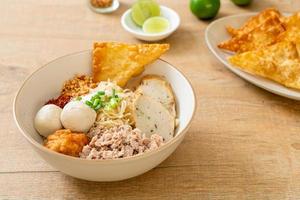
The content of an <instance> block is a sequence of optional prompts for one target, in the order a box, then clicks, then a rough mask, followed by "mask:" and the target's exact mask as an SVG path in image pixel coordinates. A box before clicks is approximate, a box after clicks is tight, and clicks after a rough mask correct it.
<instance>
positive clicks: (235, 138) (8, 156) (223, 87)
mask: <svg viewBox="0 0 300 200" xmlns="http://www.w3.org/2000/svg"><path fill="white" fill-rule="evenodd" d="M160 2H161V3H162V4H164V5H167V6H169V7H171V8H173V9H174V10H176V11H177V12H178V13H179V15H180V16H181V20H182V23H181V26H180V28H179V30H178V31H177V32H176V33H175V34H173V35H172V36H171V37H169V38H168V39H167V40H165V41H164V42H168V43H170V44H171V46H172V48H171V50H170V51H169V53H167V54H166V55H165V56H163V57H164V59H166V60H167V61H169V62H171V63H172V64H174V65H175V66H177V67H178V68H180V70H182V71H183V72H184V73H185V75H186V76H187V77H188V78H189V79H190V80H191V82H192V84H193V86H194V87H195V89H196V93H197V99H198V104H199V105H198V110H197V112H196V116H195V118H194V121H193V123H192V126H191V129H190V130H189V133H188V134H187V136H186V138H185V139H184V141H183V143H182V144H181V145H180V146H179V148H178V149H177V150H176V151H175V153H173V154H172V155H171V156H170V157H169V158H168V159H167V160H166V161H165V162H163V163H162V164H160V165H159V166H158V167H156V168H155V169H153V170H151V171H150V172H148V173H146V174H144V175H141V176H139V177H136V178H132V179H130V180H126V181H121V182H112V183H95V182H88V181H82V180H78V179H75V178H72V177H69V176H66V175H64V174H62V173H60V172H58V171H57V170H56V169H54V168H52V167H51V166H49V165H48V164H47V163H45V162H44V161H43V160H42V159H41V158H40V157H39V156H38V155H37V154H36V153H35V152H34V151H33V150H32V148H31V147H30V145H29V144H28V142H26V140H25V139H24V138H23V136H22V135H21V134H20V133H19V131H18V130H17V128H16V125H15V123H14V121H13V117H12V101H13V98H14V95H15V93H16V91H17V89H18V88H19V86H20V84H21V83H22V81H23V80H24V79H25V77H26V76H28V75H29V74H30V73H31V72H33V71H34V70H35V69H37V68H38V67H40V66H41V65H43V64H45V63H47V62H49V61H51V60H52V59H55V58H57V57H59V56H62V55H65V54H68V53H72V52H76V51H80V50H84V49H90V48H91V46H92V43H93V41H100V40H116V41H124V42H133V43H136V42H140V41H138V40H136V39H134V38H133V37H132V36H131V35H129V34H128V33H127V32H125V31H124V30H123V29H122V27H121V25H120V16H121V14H122V13H123V12H124V11H125V10H126V9H128V8H129V7H130V4H131V3H132V1H130V0H126V1H125V0H121V3H122V5H121V7H120V9H119V10H118V11H117V12H115V13H113V14H110V15H99V14H96V13H93V12H91V11H90V10H89V8H88V7H87V4H86V1H83V0H81V1H80V0H77V1H75V0H43V1H37V0H22V1H21V0H1V4H0V10H1V11H0V55H1V56H0V77H1V78H0V112H1V115H0V126H1V129H0V141H1V145H0V199H18V200H19V199H89V198H90V199H123V200H125V199H137V200H139V199H238V200H244V199H247V200H248V199H255V200H256V199H270V200H274V199H280V200H282V199H299V198H300V118H299V117H300V104H299V103H298V102H296V101H292V100H289V99H285V98H283V97H279V96H276V95H273V94H271V93H268V92H266V91H264V90H262V89H259V88H257V87H255V86H253V85H251V84H249V83H248V82H246V81H244V80H242V79H240V78H239V77H237V76H236V75H234V74H232V73H231V72H230V71H228V70H227V69H225V68H224V66H223V65H222V64H221V63H220V62H219V61H217V60H216V59H215V58H214V57H213V56H212V54H211V53H210V52H209V51H208V49H207V47H206V45H205V43H204V29H205V27H206V26H207V24H208V23H209V22H207V21H206V22H203V21H200V20H197V19H196V18H195V17H194V16H193V15H192V14H191V13H190V11H189V9H188V3H187V2H188V1H184V0H180V1H179V0H178V1H174V0H161V1H160ZM270 6H276V7H278V8H280V9H281V10H282V11H295V10H296V8H297V6H298V8H300V3H299V1H298V0H256V2H255V3H254V4H253V5H252V6H251V7H247V8H238V7H236V6H234V5H233V4H232V3H231V2H230V1H229V0H227V1H225V0H224V1H223V2H222V8H221V10H220V13H219V17H221V16H227V15H231V14H236V13H242V12H249V11H259V10H261V9H263V8H265V7H270ZM24 106H26V105H24Z"/></svg>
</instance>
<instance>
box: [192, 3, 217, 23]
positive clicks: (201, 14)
mask: <svg viewBox="0 0 300 200" xmlns="http://www.w3.org/2000/svg"><path fill="white" fill-rule="evenodd" d="M220 5H221V3H220V0H190V9H191V11H192V13H193V14H194V15H195V16H197V17H198V18H200V19H211V18H214V17H215V16H216V15H217V14H218V11H219V9H220Z"/></svg>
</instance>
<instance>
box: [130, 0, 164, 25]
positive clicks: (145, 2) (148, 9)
mask: <svg viewBox="0 0 300 200" xmlns="http://www.w3.org/2000/svg"><path fill="white" fill-rule="evenodd" d="M159 15H160V8H159V5H158V4H157V3H156V2H155V1H154V0H138V1H137V2H136V3H135V4H134V5H133V6H132V9H131V18H132V20H133V21H134V22H135V23H136V24H137V25H139V26H143V24H144V22H145V21H146V20H147V19H148V18H150V17H154V16H159Z"/></svg>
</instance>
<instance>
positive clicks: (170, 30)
mask: <svg viewBox="0 0 300 200" xmlns="http://www.w3.org/2000/svg"><path fill="white" fill-rule="evenodd" d="M160 7H161V8H162V9H165V10H166V12H170V13H171V12H172V13H173V14H174V15H175V16H176V19H177V20H176V21H178V23H176V24H175V25H174V26H171V28H170V29H169V30H168V31H164V32H161V33H143V32H137V31H135V30H133V29H131V28H130V27H129V26H128V25H127V24H126V22H125V21H126V18H127V17H128V16H129V15H130V12H131V8H129V9H128V10H126V11H125V12H124V13H123V15H122V17H121V24H122V26H123V28H124V29H125V30H126V31H128V32H130V33H131V34H134V35H139V36H144V37H149V38H150V37H158V36H164V35H169V34H171V33H173V32H174V31H176V30H177V29H178V27H179V25H180V17H179V15H178V13H177V12H176V11H175V10H173V9H171V8H169V7H166V6H162V5H160Z"/></svg>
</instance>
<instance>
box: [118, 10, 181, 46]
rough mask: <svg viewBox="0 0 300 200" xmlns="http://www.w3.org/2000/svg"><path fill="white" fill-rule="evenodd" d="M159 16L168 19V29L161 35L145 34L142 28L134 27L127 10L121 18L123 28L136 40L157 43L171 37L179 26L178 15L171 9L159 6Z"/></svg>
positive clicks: (129, 12)
mask: <svg viewBox="0 0 300 200" xmlns="http://www.w3.org/2000/svg"><path fill="white" fill-rule="evenodd" d="M160 11H161V16H162V17H165V18H167V19H168V21H169V23H170V27H169V29H168V30H166V31H164V32H161V33H151V34H150V33H145V32H144V31H143V29H142V27H140V26H138V25H136V24H135V23H134V21H132V19H131V9H129V10H127V11H126V12H125V13H124V14H123V15H122V18H121V24H122V26H123V28H124V29H125V30H126V31H127V32H129V33H131V34H132V35H134V36H135V37H136V38H138V39H140V40H145V41H158V40H162V39H165V38H167V37H168V36H169V35H171V34H172V33H173V32H174V31H176V29H177V28H178V26H179V24H180V17H179V15H178V14H177V13H176V12H175V11H174V10H172V9H171V8H168V7H165V6H160Z"/></svg>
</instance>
